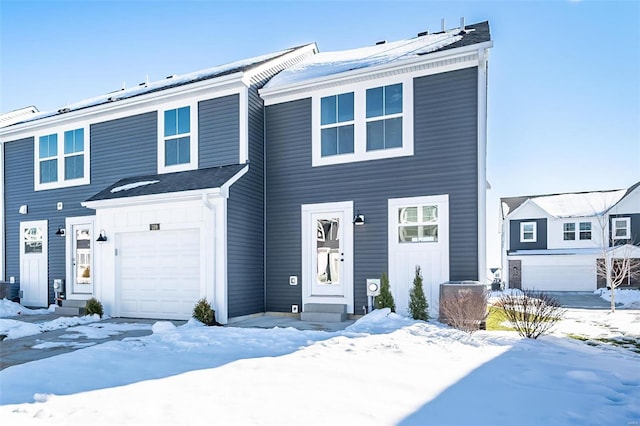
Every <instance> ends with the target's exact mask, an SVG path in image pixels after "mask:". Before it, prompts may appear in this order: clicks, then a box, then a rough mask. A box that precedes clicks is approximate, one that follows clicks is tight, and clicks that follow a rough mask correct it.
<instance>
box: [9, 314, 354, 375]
mask: <svg viewBox="0 0 640 426" xmlns="http://www.w3.org/2000/svg"><path fill="white" fill-rule="evenodd" d="M61 316H63V315H57V314H54V313H51V314H42V315H19V316H15V317H7V318H5V319H13V320H17V321H23V322H29V323H34V324H39V323H44V322H48V321H53V320H55V319H56V318H60V317H61ZM157 321H163V320H153V319H132V318H109V319H106V320H102V321H100V322H97V323H91V324H110V323H111V324H125V323H126V324H149V325H151V324H154V323H155V322H157ZM171 322H173V323H174V324H175V325H182V324H184V323H186V321H171ZM354 322H355V320H349V321H345V322H341V323H316V322H305V321H300V320H299V319H296V318H294V317H289V316H277V315H264V316H259V317H255V318H251V319H247V320H243V321H238V322H234V323H232V324H228V325H227V326H226V327H243V328H265V329H268V328H274V327H280V328H287V327H293V328H297V329H298V330H323V331H338V330H342V329H344V328H345V327H347V326H349V325H351V324H353V323H354ZM150 334H152V331H151V327H149V329H142V330H119V331H118V334H114V335H110V336H108V337H105V338H102V339H90V338H87V337H86V336H85V335H83V334H80V336H79V337H78V338H74V339H71V340H70V339H68V338H61V336H62V335H69V330H68V327H64V328H61V329H58V330H53V331H46V332H43V333H39V334H35V335H32V336H25V337H21V338H19V339H10V340H6V339H5V340H2V341H0V370H4V369H5V368H7V367H11V366H13V365H19V364H24V363H27V362H31V361H36V360H39V359H45V358H49V357H53V356H56V355H61V354H65V353H69V352H73V351H76V350H78V349H82V347H86V346H90V345H94V344H100V343H104V342H108V341H112V340H113V341H116V340H123V339H125V338H135V337H141V336H148V335H150ZM43 343H44V344H45V345H43V346H44V348H42V349H37V348H34V346H36V345H42V344H43ZM46 343H50V344H51V345H50V347H49V345H46ZM55 343H60V345H55ZM69 343H72V344H73V346H71V345H69Z"/></svg>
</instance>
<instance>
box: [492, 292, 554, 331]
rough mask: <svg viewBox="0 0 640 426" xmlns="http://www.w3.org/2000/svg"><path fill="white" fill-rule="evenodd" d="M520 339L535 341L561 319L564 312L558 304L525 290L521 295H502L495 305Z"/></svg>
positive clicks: (539, 293) (551, 299) (541, 295)
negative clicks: (525, 338)
mask: <svg viewBox="0 0 640 426" xmlns="http://www.w3.org/2000/svg"><path fill="white" fill-rule="evenodd" d="M495 306H496V307H498V308H500V309H502V310H503V315H504V317H505V319H506V320H507V321H509V322H510V323H511V325H512V327H513V328H514V329H515V330H516V331H517V332H518V334H520V336H522V337H527V338H530V339H537V338H538V337H540V336H541V335H543V334H546V333H547V332H548V331H549V330H551V328H552V327H553V326H554V325H555V324H556V323H557V322H558V321H560V320H561V319H562V317H563V316H564V314H565V312H566V310H565V309H564V308H562V307H561V306H560V302H558V300H556V299H555V298H553V297H551V296H549V295H548V294H546V293H543V292H537V291H532V290H525V291H523V292H522V294H503V295H502V296H500V299H498V302H497V303H495Z"/></svg>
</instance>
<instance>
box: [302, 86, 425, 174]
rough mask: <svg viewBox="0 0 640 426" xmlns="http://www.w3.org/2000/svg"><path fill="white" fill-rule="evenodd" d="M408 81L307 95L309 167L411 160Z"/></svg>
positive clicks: (332, 88)
mask: <svg viewBox="0 0 640 426" xmlns="http://www.w3.org/2000/svg"><path fill="white" fill-rule="evenodd" d="M412 105H413V80H412V78H409V77H404V78H393V79H391V78H389V79H385V80H383V79H380V80H379V82H377V84H376V82H374V83H372V82H371V81H370V80H368V81H364V82H358V83H354V84H350V85H348V86H347V85H344V86H338V87H331V88H325V89H322V90H318V91H317V92H316V93H315V94H314V95H313V96H312V114H313V125H312V165H313V167H317V166H325V165H331V164H343V163H351V162H356V161H368V160H379V159H385V158H393V157H402V156H410V155H413V110H412Z"/></svg>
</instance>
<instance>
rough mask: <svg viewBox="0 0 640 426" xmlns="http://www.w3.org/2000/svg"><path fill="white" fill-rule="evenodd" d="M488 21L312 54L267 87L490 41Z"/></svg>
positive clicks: (283, 72) (274, 78) (280, 74)
mask: <svg viewBox="0 0 640 426" xmlns="http://www.w3.org/2000/svg"><path fill="white" fill-rule="evenodd" d="M490 38H491V36H490V34H489V24H488V22H486V21H485V22H481V23H478V24H473V25H467V26H465V31H463V32H462V31H460V28H455V29H452V30H447V31H443V32H440V33H434V34H425V35H421V36H418V37H415V38H411V39H408V40H400V41H394V42H390V43H383V44H377V45H375V46H368V47H362V48H359V49H351V50H341V51H335V52H321V53H318V54H316V55H312V56H309V57H308V58H306V59H305V60H303V61H301V62H299V63H298V64H296V65H294V66H292V67H289V68H287V69H285V70H284V71H282V72H281V73H279V74H278V75H276V76H275V77H273V78H272V79H271V80H270V81H269V82H268V83H267V84H266V85H265V89H274V88H279V87H283V86H288V85H290V84H295V83H300V82H302V81H306V80H312V79H316V78H322V77H327V76H330V75H334V74H339V73H343V72H346V71H352V70H356V69H362V68H367V67H373V66H377V65H383V64H387V63H391V62H397V61H403V60H407V59H411V58H416V57H419V56H422V55H426V54H429V53H433V52H437V51H442V50H445V49H452V48H455V47H461V46H465V45H470V44H477V43H481V42H484V41H489V40H490Z"/></svg>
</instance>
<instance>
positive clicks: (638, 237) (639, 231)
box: [593, 213, 640, 246]
mask: <svg viewBox="0 0 640 426" xmlns="http://www.w3.org/2000/svg"><path fill="white" fill-rule="evenodd" d="M614 217H618V218H619V217H628V218H630V219H631V238H630V239H628V240H615V241H613V242H614V243H615V245H620V244H634V245H636V246H640V213H631V214H612V215H610V216H609V239H610V240H612V235H611V233H612V232H613V227H612V226H611V225H612V224H613V222H612V221H611V220H612V219H613V218H614ZM597 227H598V225H597V224H596V225H594V229H593V232H599V230H598V229H597Z"/></svg>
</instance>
